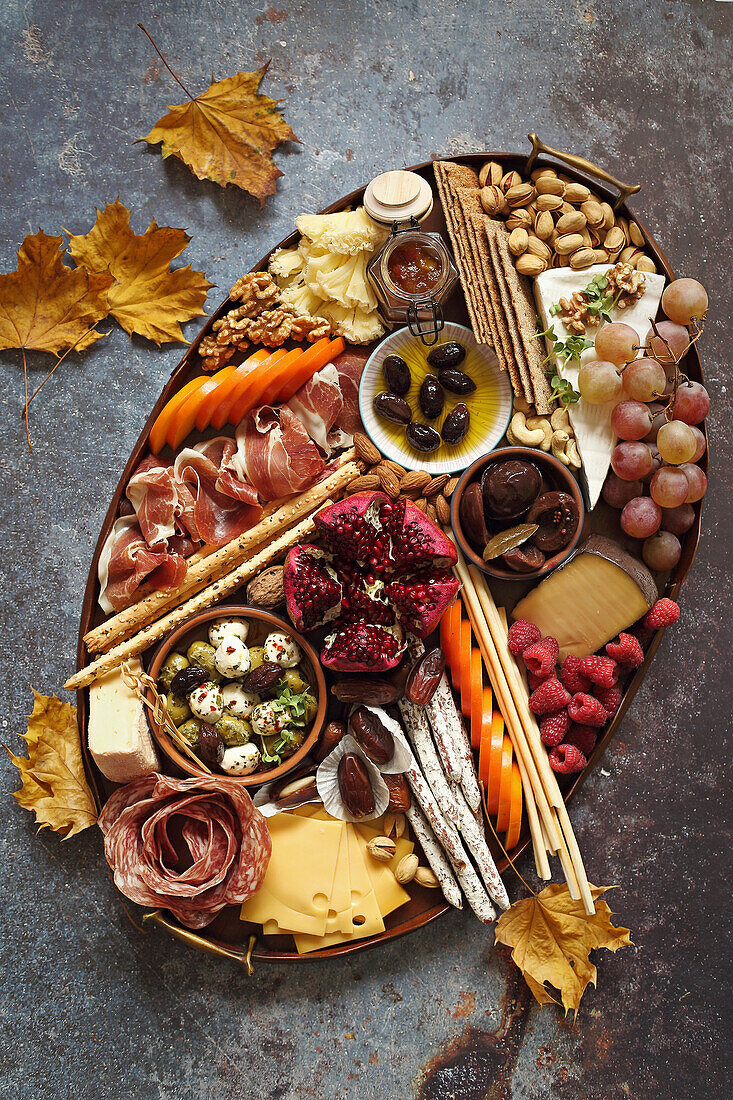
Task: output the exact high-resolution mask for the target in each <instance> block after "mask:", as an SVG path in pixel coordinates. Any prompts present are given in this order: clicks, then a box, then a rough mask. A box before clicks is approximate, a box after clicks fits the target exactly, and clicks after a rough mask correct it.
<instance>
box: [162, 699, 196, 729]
mask: <svg viewBox="0 0 733 1100" xmlns="http://www.w3.org/2000/svg"><path fill="white" fill-rule="evenodd" d="M167 702H168V713H169V714H170V716H171V718H172V719H173V721H174V722H175V724H176V725H178V724H179V722H185V721H186V719H187V718H190V717H191V708H190V707H189V705H188V700H187V699H186V696H185V695H169V696H168V697H167Z"/></svg>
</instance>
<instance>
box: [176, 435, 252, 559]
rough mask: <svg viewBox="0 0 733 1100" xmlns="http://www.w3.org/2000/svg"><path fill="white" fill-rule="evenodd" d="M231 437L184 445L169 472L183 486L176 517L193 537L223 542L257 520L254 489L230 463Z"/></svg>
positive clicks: (206, 540)
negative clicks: (181, 499) (180, 504)
mask: <svg viewBox="0 0 733 1100" xmlns="http://www.w3.org/2000/svg"><path fill="white" fill-rule="evenodd" d="M235 451H236V445H235V443H234V440H233V439H229V438H227V437H226V436H218V437H217V438H216V439H211V440H209V441H208V442H207V443H197V444H196V446H195V447H186V448H184V449H183V450H182V451H181V452H180V453H179V454H178V455H177V457H176V461H175V464H174V466H173V473H174V478H175V482H176V485H177V486H178V487H179V490H186V492H187V494H188V497H186V494H185V493H184V494H183V497H184V507H183V509H182V510H181V512H180V516H179V518H180V521H181V523H183V524H184V525H185V526H186V528H187V529H188V531H189V532H190V534H191V535H192V536H193V538H196V539H202V540H203V541H204V542H207V543H209V544H210V545H212V546H223V545H224V543H225V542H229V541H230V540H231V539H235V538H237V536H238V535H241V534H242V532H243V531H246V530H248V528H250V527H252V526H253V525H254V524H255V523H257V521H258V520H259V518H260V516H261V515H262V507H261V506H260V504H259V503H258V501H257V490H256V488H255V487H254V486H253V485H252V484H249V482H248V481H247V480H246V479H245V478H243V477H240V476H239V475H238V472H237V471H236V470H235V469H234V467H233V465H232V460H233V458H234V455H235Z"/></svg>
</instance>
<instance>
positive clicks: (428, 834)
mask: <svg viewBox="0 0 733 1100" xmlns="http://www.w3.org/2000/svg"><path fill="white" fill-rule="evenodd" d="M405 813H406V815H407V819H408V821H409V822H410V824H411V825H412V831H413V832H414V834H415V836H416V837H417V839H418V840H419V841H420V845H421V847H422V850H423V852H424V853H425V858H426V859H427V861H428V863H429V864H430V866H431V868H432V870H433V872H434V874H435V877H436V878H437V880H438V882H439V883H440V888H441V890H442V891H443V896H444V897H445V900H446V901H447V902H449V903H450V904H451V905H453V906H455V908H456V909H462V908H463V898H462V897H461V891H460V889H459V886H458V883H457V882H456V880H455V878H454V877H453V872H452V870H451V865H450V862H449V860H448V859H447V857H446V855H445V852H444V851H443V849H442V848H441V847H440V845H439V844H438V842H437V840H436V839H435V833H434V832H433V830H432V829H431V828H430V824H429V822H428V820H427V818H426V817H425V814H424V813H423V812H422V810H421V809H420V807H419V806H416V805H415V803H414V802H413V803H412V804H411V806H410V808H409V809H408V810H406V811H405Z"/></svg>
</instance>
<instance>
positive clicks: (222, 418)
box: [209, 348, 287, 431]
mask: <svg viewBox="0 0 733 1100" xmlns="http://www.w3.org/2000/svg"><path fill="white" fill-rule="evenodd" d="M285 355H287V352H285V351H283V349H282V348H278V349H277V351H273V352H271V351H268V349H267V348H260V349H259V351H256V352H255V353H254V354H253V355H250V356H249V358H248V359H245V361H244V362H243V363H240V364H239V366H238V367H236V369H235V370H234V371H233V373H232V374H230V375H229V377H228V378H226V379H225V380H224V382H223V383H222V385H221V387H220V389H221V393H220V395H219V401H218V402H217V404H216V406H215V407H214V408H213V409H212V410H211V415H210V419H209V424H210V425H211V426H212V428H216V430H217V431H218V430H219V429H220V428H223V427H224V425H225V424H226V422H227V420H228V418H229V410H230V409H231V407H232V405H233V404H234V402H235V401H236V399H237V395H238V393H239V387H240V386H241V385H242V384H243V379H244V378H246V377H247V375H248V374H251V372H252V371H253V370H255V369H257V367H259V366H261V365H262V364H263V363H266V362H268V360H270V359H273V358H274V357H275V356H277V358H278V359H282V358H283V356H285Z"/></svg>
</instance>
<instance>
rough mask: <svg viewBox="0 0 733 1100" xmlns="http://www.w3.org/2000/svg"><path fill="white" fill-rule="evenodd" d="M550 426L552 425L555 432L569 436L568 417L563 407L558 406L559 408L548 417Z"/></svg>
mask: <svg viewBox="0 0 733 1100" xmlns="http://www.w3.org/2000/svg"><path fill="white" fill-rule="evenodd" d="M550 424H552V430H553V431H555V432H567V433H568V435H570V434H571V428H570V417H569V415H568V410H567V409H566V408H565V406H564V405H560V407H559V408H557V409H555V411H554V412H553V414H552V416H551V417H550Z"/></svg>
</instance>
